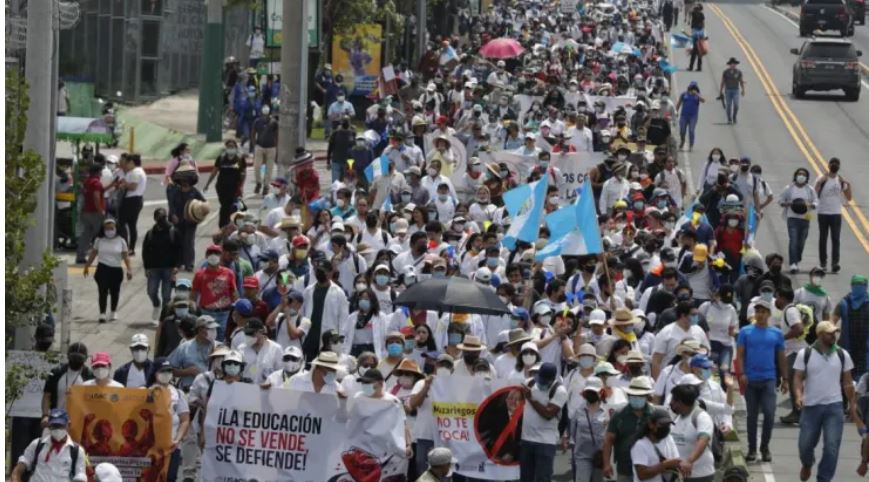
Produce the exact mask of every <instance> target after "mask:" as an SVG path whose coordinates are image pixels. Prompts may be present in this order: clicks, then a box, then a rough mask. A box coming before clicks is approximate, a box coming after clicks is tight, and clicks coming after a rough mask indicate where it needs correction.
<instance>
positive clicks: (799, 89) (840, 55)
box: [791, 38, 863, 101]
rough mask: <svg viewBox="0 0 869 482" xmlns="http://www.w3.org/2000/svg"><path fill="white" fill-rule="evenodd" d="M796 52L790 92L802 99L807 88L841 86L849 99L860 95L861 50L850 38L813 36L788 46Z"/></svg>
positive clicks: (821, 88)
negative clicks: (799, 44)
mask: <svg viewBox="0 0 869 482" xmlns="http://www.w3.org/2000/svg"><path fill="white" fill-rule="evenodd" d="M791 53H792V54H794V55H798V56H799V57H798V58H797V61H796V62H794V73H793V81H792V82H793V83H792V87H791V91H792V92H793V94H794V97H796V98H798V99H799V98H801V97H802V96H803V95H804V94H805V93H806V91H807V90H835V89H842V90H844V91H845V96H846V97H847V98H848V99H849V100H853V101H856V100H858V99H859V98H860V62H859V61H858V59H857V58H858V57H860V56H861V55H863V52H861V51H859V50H856V49H855V48H854V45H853V44H851V41H850V40H845V39H837V38H824V39H812V40H807V41H805V42H803V46H802V47H801V48H800V49H799V50H797V49H791Z"/></svg>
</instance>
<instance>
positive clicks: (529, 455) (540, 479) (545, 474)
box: [519, 440, 556, 482]
mask: <svg viewBox="0 0 869 482" xmlns="http://www.w3.org/2000/svg"><path fill="white" fill-rule="evenodd" d="M555 447H556V446H555V444H542V443H538V442H529V441H526V440H523V441H522V444H521V445H520V446H519V480H521V481H522V482H551V481H552V472H553V470H554V468H555V467H554V466H555Z"/></svg>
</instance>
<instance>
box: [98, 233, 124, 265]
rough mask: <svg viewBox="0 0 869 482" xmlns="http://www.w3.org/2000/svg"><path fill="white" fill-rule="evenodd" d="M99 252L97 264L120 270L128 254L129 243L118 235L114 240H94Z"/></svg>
mask: <svg viewBox="0 0 869 482" xmlns="http://www.w3.org/2000/svg"><path fill="white" fill-rule="evenodd" d="M94 249H96V250H97V262H98V263H100V264H104V265H106V266H111V267H112V268H120V267H121V263H122V262H123V260H124V256H123V255H124V253H126V252H127V241H126V240H125V239H124V237H123V236H120V235H118V234H116V235H115V237H113V238H105V237H102V238H97V239H95V240H94Z"/></svg>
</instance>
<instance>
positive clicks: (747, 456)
mask: <svg viewBox="0 0 869 482" xmlns="http://www.w3.org/2000/svg"><path fill="white" fill-rule="evenodd" d="M755 460H757V452H754V451H752V452H749V453H747V454H745V461H746V462H754V461H755Z"/></svg>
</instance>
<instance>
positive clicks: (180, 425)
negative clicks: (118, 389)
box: [151, 358, 190, 480]
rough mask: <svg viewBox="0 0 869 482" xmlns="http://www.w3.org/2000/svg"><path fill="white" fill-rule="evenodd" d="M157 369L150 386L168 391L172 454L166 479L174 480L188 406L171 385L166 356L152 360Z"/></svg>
mask: <svg viewBox="0 0 869 482" xmlns="http://www.w3.org/2000/svg"><path fill="white" fill-rule="evenodd" d="M154 365H155V367H156V370H157V374H156V375H155V379H156V382H155V383H154V385H151V388H161V389H163V390H168V391H169V400H170V402H169V409H170V410H171V415H172V456H171V459H170V460H169V471H168V473H167V474H166V480H175V477H176V476H177V475H178V469H179V467H180V466H181V443H182V441H183V440H184V438H185V437H186V436H187V429H188V428H189V427H190V407H189V406H188V405H187V397H185V396H184V394H183V393H181V391H180V390H178V389H177V388H175V386H174V385H172V381H173V378H174V376H173V375H172V371H173V368H172V363H171V362H169V360H167V359H166V358H162V359H157V360H155V361H154Z"/></svg>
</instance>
